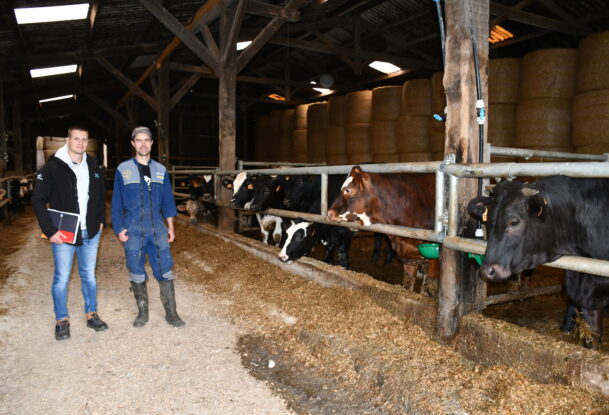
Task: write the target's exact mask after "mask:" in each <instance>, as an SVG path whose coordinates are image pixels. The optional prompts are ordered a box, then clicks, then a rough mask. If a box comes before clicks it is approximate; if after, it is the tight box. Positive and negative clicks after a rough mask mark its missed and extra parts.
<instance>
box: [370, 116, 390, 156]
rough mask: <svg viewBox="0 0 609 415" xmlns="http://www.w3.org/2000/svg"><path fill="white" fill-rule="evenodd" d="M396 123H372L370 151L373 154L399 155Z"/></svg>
mask: <svg viewBox="0 0 609 415" xmlns="http://www.w3.org/2000/svg"><path fill="white" fill-rule="evenodd" d="M395 124H396V122H395V121H372V122H371V123H370V151H371V152H372V154H389V153H394V154H397V145H396V139H395Z"/></svg>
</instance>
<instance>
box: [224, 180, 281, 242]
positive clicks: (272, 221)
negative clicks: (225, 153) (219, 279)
mask: <svg viewBox="0 0 609 415" xmlns="http://www.w3.org/2000/svg"><path fill="white" fill-rule="evenodd" d="M264 181H265V179H264V176H263V175H252V174H250V173H247V172H241V173H239V174H238V175H237V176H236V177H235V178H234V179H233V180H232V181H230V180H228V179H225V180H223V181H222V184H223V185H224V186H225V187H227V188H229V189H232V190H233V197H232V198H231V201H230V206H231V207H232V208H233V209H250V208H251V205H252V202H253V200H254V194H255V190H256V188H257V187H258V186H260V185H261V184H262V183H263V182H264ZM256 219H258V224H259V225H260V232H261V233H262V241H263V242H264V243H265V244H268V243H269V240H272V242H273V243H274V244H275V245H279V244H280V243H281V239H282V227H281V223H282V221H283V219H282V218H280V217H278V216H273V215H267V214H265V213H261V212H256ZM270 238H272V239H270Z"/></svg>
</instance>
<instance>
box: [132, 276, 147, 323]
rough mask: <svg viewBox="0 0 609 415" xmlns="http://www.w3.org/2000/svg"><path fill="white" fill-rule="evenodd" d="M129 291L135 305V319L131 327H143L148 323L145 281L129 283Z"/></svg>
mask: <svg viewBox="0 0 609 415" xmlns="http://www.w3.org/2000/svg"><path fill="white" fill-rule="evenodd" d="M131 291H133V296H134V297H135V302H136V304H137V317H136V318H135V320H134V321H133V327H144V324H146V323H148V291H146V281H144V282H133V281H131Z"/></svg>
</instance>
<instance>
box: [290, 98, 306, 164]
mask: <svg viewBox="0 0 609 415" xmlns="http://www.w3.org/2000/svg"><path fill="white" fill-rule="evenodd" d="M308 108H309V104H302V105H299V106H297V107H296V108H294V130H293V131H292V160H293V161H295V162H296V163H307V162H308V161H309V154H308V150H307V109H308Z"/></svg>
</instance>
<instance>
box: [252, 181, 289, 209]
mask: <svg viewBox="0 0 609 415" xmlns="http://www.w3.org/2000/svg"><path fill="white" fill-rule="evenodd" d="M282 199H283V186H282V184H281V181H280V179H279V177H278V176H267V175H264V176H261V177H259V179H258V180H257V182H256V187H255V189H254V196H253V198H252V203H251V204H250V209H252V210H265V209H267V208H269V207H279V205H280V204H281V200H282Z"/></svg>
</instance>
